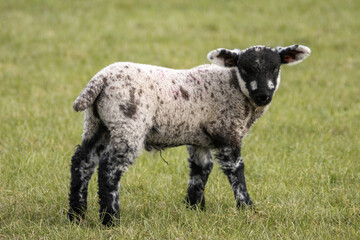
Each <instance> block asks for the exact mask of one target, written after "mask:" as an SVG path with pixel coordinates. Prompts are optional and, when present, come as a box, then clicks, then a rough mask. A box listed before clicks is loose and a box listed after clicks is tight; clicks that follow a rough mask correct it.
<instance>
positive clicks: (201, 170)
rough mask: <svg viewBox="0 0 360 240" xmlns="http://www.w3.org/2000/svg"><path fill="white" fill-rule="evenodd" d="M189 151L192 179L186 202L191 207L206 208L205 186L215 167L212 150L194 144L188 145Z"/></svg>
mask: <svg viewBox="0 0 360 240" xmlns="http://www.w3.org/2000/svg"><path fill="white" fill-rule="evenodd" d="M187 149H188V152H189V159H188V161H189V168H190V180H189V187H188V190H187V196H186V199H185V201H186V203H187V204H188V206H189V207H190V208H196V207H197V206H199V207H200V209H201V210H204V209H205V196H204V188H205V185H206V182H207V180H208V177H209V174H210V172H211V170H212V168H213V162H212V159H211V152H210V149H208V148H200V147H194V146H188V147H187Z"/></svg>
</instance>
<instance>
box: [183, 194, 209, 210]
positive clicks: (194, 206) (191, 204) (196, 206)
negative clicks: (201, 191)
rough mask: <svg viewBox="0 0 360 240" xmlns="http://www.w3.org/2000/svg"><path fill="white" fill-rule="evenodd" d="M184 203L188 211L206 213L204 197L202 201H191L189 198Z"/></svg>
mask: <svg viewBox="0 0 360 240" xmlns="http://www.w3.org/2000/svg"><path fill="white" fill-rule="evenodd" d="M183 202H184V203H185V205H186V209H189V210H199V211H206V207H205V197H202V198H201V200H190V198H189V197H188V196H187V197H185V199H184V201H183Z"/></svg>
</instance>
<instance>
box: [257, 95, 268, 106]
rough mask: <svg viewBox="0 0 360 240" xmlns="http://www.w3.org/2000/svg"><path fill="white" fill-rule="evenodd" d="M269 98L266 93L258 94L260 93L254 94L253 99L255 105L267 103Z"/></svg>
mask: <svg viewBox="0 0 360 240" xmlns="http://www.w3.org/2000/svg"><path fill="white" fill-rule="evenodd" d="M269 99H270V96H268V95H266V94H260V95H258V96H256V97H255V99H254V100H255V103H256V104H257V105H260V106H263V105H266V104H267V103H268V101H269Z"/></svg>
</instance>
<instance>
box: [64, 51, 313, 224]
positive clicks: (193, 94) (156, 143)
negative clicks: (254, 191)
mask: <svg viewBox="0 0 360 240" xmlns="http://www.w3.org/2000/svg"><path fill="white" fill-rule="evenodd" d="M310 52H311V51H310V49H309V48H308V47H306V46H302V45H292V46H288V47H276V48H270V47H266V46H253V47H250V48H247V49H245V50H240V49H234V50H228V49H224V48H219V49H216V50H213V51H211V52H209V54H208V56H207V58H208V59H209V60H210V61H211V62H212V64H207V65H200V66H197V67H195V68H192V69H186V70H175V69H169V68H164V67H158V66H152V65H144V64H138V63H130V62H118V63H114V64H112V65H109V66H107V67H105V68H104V69H102V70H101V71H100V72H98V73H97V74H96V75H95V76H94V77H93V78H92V79H91V80H90V82H89V83H88V84H87V86H86V87H85V89H84V90H83V91H82V93H81V94H80V96H79V97H78V98H77V99H76V100H75V102H74V105H73V108H74V109H75V111H84V110H85V117H84V131H83V135H82V143H81V145H79V146H78V147H77V149H76V150H75V154H74V155H73V157H72V159H71V184H70V194H69V205H70V208H69V211H68V217H69V219H70V220H71V221H73V220H81V219H82V218H83V217H84V215H85V211H86V209H87V191H88V184H89V181H90V178H91V176H92V174H93V173H94V170H95V168H96V167H97V166H98V187H99V190H98V194H99V204H100V218H101V219H102V224H104V225H106V226H111V225H114V224H115V223H117V222H118V221H119V218H120V214H119V203H118V201H119V182H120V179H121V176H122V175H123V173H124V172H125V171H126V170H127V169H128V167H129V166H130V165H131V164H133V163H134V161H135V159H136V158H137V157H138V156H139V155H140V153H141V152H142V150H143V149H145V150H147V151H151V150H162V149H165V148H169V147H176V146H180V145H187V151H188V153H189V159H188V161H189V168H190V179H189V183H188V189H187V194H186V197H185V202H186V205H187V207H189V208H196V209H205V197H204V188H205V185H206V182H207V179H208V176H209V174H210V172H211V170H212V168H213V160H212V154H211V150H214V151H215V152H216V154H215V158H216V159H217V161H218V163H219V164H220V167H221V169H222V171H223V172H224V173H225V175H226V176H227V178H228V180H229V182H230V185H231V187H232V190H233V192H234V196H235V200H236V205H237V207H239V208H244V207H245V206H251V205H252V201H251V199H250V196H249V193H248V191H247V188H246V183H245V176H244V168H245V165H244V161H243V159H242V157H241V154H240V149H241V143H242V140H243V138H244V137H245V135H246V133H247V132H248V131H249V129H250V128H251V126H252V125H253V124H254V122H255V121H256V120H257V119H258V118H260V117H261V116H262V115H263V114H264V113H265V112H266V111H267V110H268V108H269V106H270V102H271V101H272V97H273V95H274V93H275V91H276V90H277V89H278V87H279V84H280V66H281V65H283V64H289V65H291V64H296V63H299V62H301V61H302V60H304V59H305V58H307V57H308V56H309V55H310Z"/></svg>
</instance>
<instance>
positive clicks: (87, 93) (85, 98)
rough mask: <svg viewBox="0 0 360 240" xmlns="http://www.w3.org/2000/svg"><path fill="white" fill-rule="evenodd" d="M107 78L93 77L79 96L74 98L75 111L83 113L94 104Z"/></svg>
mask: <svg viewBox="0 0 360 240" xmlns="http://www.w3.org/2000/svg"><path fill="white" fill-rule="evenodd" d="M106 81H107V78H106V77H105V76H104V75H102V74H97V75H95V76H94V77H93V78H92V79H91V80H90V82H89V83H88V84H87V85H86V87H85V88H84V90H83V91H82V92H81V94H80V95H79V96H78V97H77V98H76V100H75V102H74V104H73V108H74V110H75V111H77V112H79V111H84V110H85V109H87V108H88V107H89V106H90V105H92V104H93V103H94V102H95V99H96V98H97V96H98V95H99V94H100V92H101V90H102V88H103V87H104V84H105V82H106Z"/></svg>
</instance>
